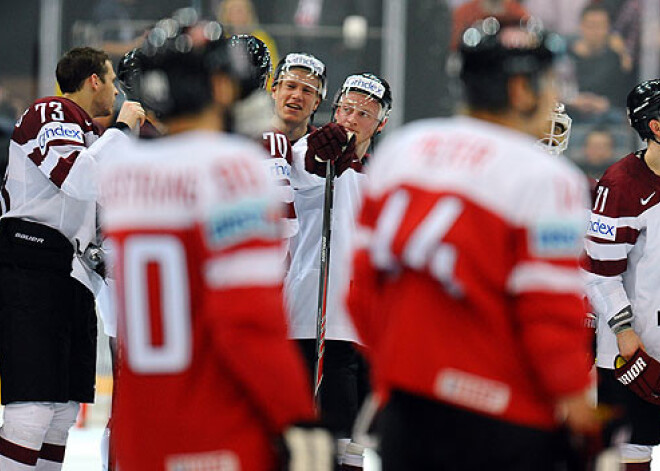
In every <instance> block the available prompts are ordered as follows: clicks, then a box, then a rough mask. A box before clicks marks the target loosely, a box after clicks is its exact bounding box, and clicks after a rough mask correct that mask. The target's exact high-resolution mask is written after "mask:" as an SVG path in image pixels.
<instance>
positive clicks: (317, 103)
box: [314, 93, 321, 112]
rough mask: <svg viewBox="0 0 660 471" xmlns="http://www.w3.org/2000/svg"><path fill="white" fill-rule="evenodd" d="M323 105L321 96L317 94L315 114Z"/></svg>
mask: <svg viewBox="0 0 660 471" xmlns="http://www.w3.org/2000/svg"><path fill="white" fill-rule="evenodd" d="M320 105H321V95H319V94H318V93H317V94H316V103H315V104H314V112H316V110H318V109H319V106H320Z"/></svg>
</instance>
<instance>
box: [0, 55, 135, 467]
mask: <svg viewBox="0 0 660 471" xmlns="http://www.w3.org/2000/svg"><path fill="white" fill-rule="evenodd" d="M56 73H57V81H58V83H59V86H60V88H61V90H62V92H63V96H61V97H46V98H42V99H40V100H37V101H36V102H35V103H34V104H32V105H31V106H30V107H29V108H28V109H27V110H26V111H25V113H24V114H23V116H22V117H21V118H20V119H19V121H18V123H16V126H15V128H14V132H13V135H12V138H11V142H10V146H9V166H8V169H7V173H6V183H5V184H4V186H3V188H2V191H1V194H2V213H3V214H2V216H1V219H0V376H2V403H3V404H4V405H5V409H4V424H3V426H2V428H0V469H2V470H3V471H15V470H30V469H37V470H49V471H54V470H58V469H61V467H62V461H63V459H64V450H65V446H66V441H67V437H68V433H69V429H70V427H71V426H72V425H73V424H74V422H75V419H76V416H77V413H78V409H79V405H80V403H81V402H93V400H94V383H95V366H96V314H95V310H94V293H95V292H96V291H97V289H98V287H99V286H100V284H102V279H101V277H100V276H99V275H98V274H97V273H96V272H95V270H98V269H99V266H97V265H95V264H94V263H93V260H91V259H90V257H88V255H89V254H90V250H93V249H94V248H95V245H97V244H98V241H97V231H96V229H97V224H96V222H97V221H96V188H95V181H96V180H95V178H94V175H93V174H91V173H90V172H89V163H90V162H93V161H94V160H95V159H96V158H97V156H98V155H100V154H102V153H103V151H104V149H111V148H113V147H116V146H117V145H118V144H119V143H120V142H121V141H122V140H125V139H127V137H126V136H125V135H124V133H123V132H122V131H121V129H127V128H136V127H137V126H138V125H139V124H140V122H141V121H142V120H143V119H144V111H143V110H142V107H141V106H140V105H139V104H138V103H135V102H130V101H128V102H126V103H124V105H123V106H122V109H121V110H120V113H119V116H118V118H117V123H116V125H115V127H116V128H114V129H112V128H111V129H108V130H107V131H106V132H105V134H104V135H103V136H102V137H101V138H99V131H98V128H97V127H96V126H95V125H94V124H93V121H92V119H93V118H95V117H100V116H108V115H110V114H111V113H112V107H113V104H114V101H115V96H116V95H117V89H116V88H115V86H114V84H113V81H114V79H115V73H114V71H113V69H112V64H111V63H110V61H109V59H108V56H107V54H105V53H104V52H102V51H98V50H96V49H92V48H76V49H72V50H71V51H69V52H68V53H66V54H65V55H64V56H63V57H62V58H61V59H60V61H59V62H58V64H57V72H56Z"/></svg>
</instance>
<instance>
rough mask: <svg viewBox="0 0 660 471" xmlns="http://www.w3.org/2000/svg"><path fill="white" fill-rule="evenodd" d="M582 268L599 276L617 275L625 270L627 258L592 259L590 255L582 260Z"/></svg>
mask: <svg viewBox="0 0 660 471" xmlns="http://www.w3.org/2000/svg"><path fill="white" fill-rule="evenodd" d="M583 266H584V269H585V270H587V271H590V272H591V273H595V274H596V275H600V276H617V275H620V274H621V273H623V272H624V271H626V268H627V267H628V260H627V259H623V260H606V261H603V260H594V259H593V258H591V257H585V259H584V262H583Z"/></svg>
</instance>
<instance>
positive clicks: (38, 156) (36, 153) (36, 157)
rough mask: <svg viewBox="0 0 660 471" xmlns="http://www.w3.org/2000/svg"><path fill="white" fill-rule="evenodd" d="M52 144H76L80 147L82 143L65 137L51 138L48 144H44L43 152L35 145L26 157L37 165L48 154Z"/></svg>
mask: <svg viewBox="0 0 660 471" xmlns="http://www.w3.org/2000/svg"><path fill="white" fill-rule="evenodd" d="M54 146H76V147H81V146H82V144H81V143H80V142H77V141H69V140H67V139H53V140H52V141H50V142H49V143H48V144H46V149H44V152H43V153H42V152H41V149H39V147H35V148H34V150H33V151H32V153H31V154H29V155H28V157H29V158H30V160H31V161H32V162H34V164H35V165H36V166H37V167H38V166H40V165H41V164H42V163H43V161H44V159H45V158H46V156H47V155H48V151H49V150H50V148H51V147H54Z"/></svg>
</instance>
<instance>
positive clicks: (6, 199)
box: [0, 185, 11, 211]
mask: <svg viewBox="0 0 660 471" xmlns="http://www.w3.org/2000/svg"><path fill="white" fill-rule="evenodd" d="M0 194H2V199H3V200H4V202H5V211H9V210H10V209H11V198H9V192H8V191H7V188H6V187H5V186H4V185H2V189H0Z"/></svg>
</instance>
